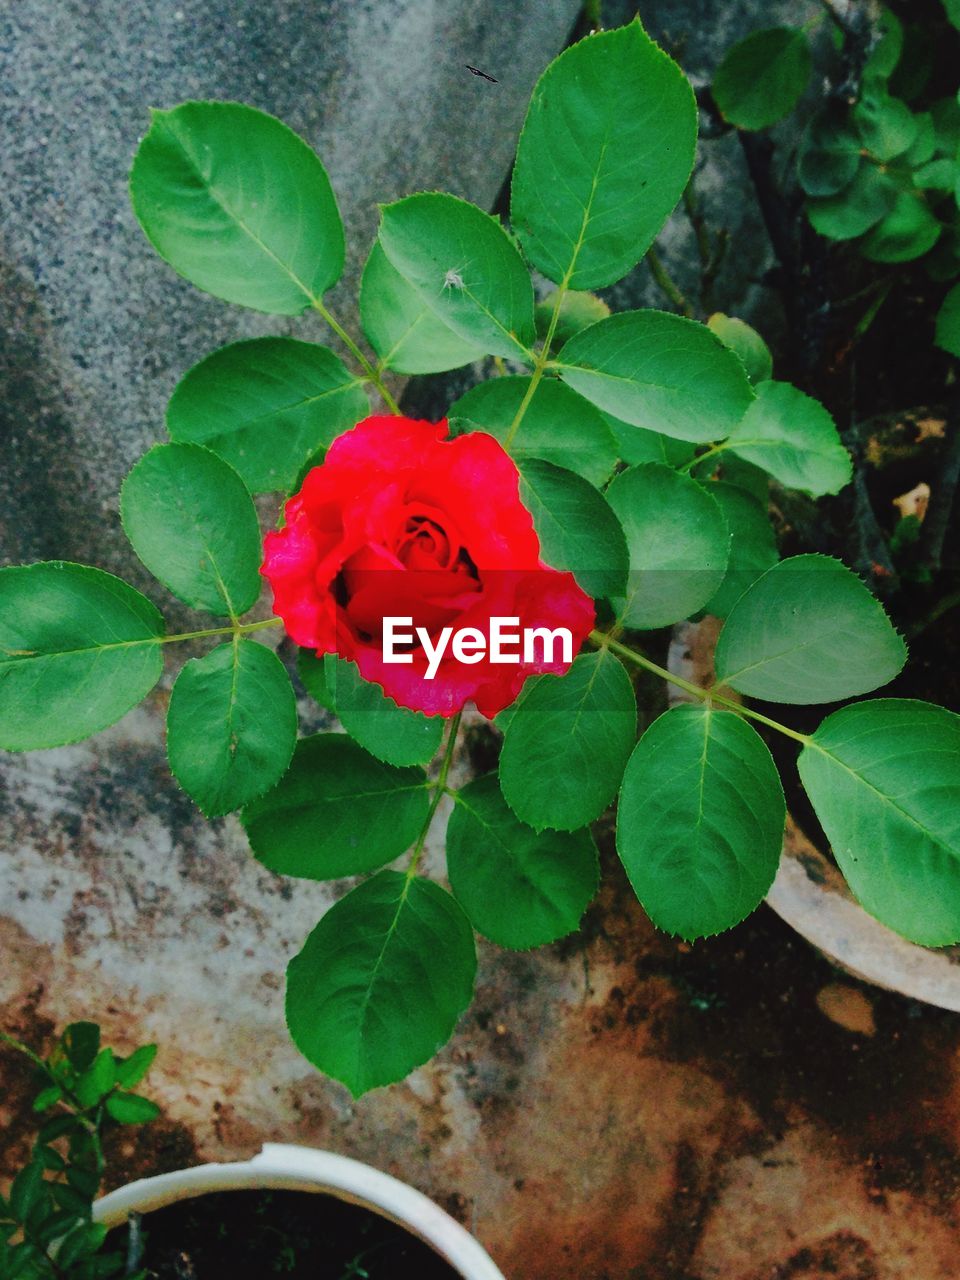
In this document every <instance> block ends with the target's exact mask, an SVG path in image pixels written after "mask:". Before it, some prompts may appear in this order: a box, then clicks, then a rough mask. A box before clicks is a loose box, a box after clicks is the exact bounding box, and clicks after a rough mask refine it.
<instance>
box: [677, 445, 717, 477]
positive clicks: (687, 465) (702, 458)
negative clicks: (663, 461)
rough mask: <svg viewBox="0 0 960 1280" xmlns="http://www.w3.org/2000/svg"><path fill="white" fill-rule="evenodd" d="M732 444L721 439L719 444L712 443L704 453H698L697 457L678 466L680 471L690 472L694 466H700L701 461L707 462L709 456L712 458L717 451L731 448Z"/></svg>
mask: <svg viewBox="0 0 960 1280" xmlns="http://www.w3.org/2000/svg"><path fill="white" fill-rule="evenodd" d="M729 448H730V445H729V443H728V442H727V441H726V440H721V441H720V443H719V444H712V445H711V446H710V448H709V449H704V451H703V453H698V454H697V455H696V457H693V458H691V459H690V461H689V462H685V463H684V464H683V465H682V466H680V467H677V470H678V471H684V472H689V471H692V470H693V468H694V467H699V465H700V463H701V462H706V460H707V458H712V457H713V456H714V454H716V453H723V452H724V450H725V449H729Z"/></svg>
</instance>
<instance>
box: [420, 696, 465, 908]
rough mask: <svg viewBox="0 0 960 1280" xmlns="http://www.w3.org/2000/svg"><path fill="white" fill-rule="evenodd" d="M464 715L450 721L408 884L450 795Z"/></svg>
mask: <svg viewBox="0 0 960 1280" xmlns="http://www.w3.org/2000/svg"><path fill="white" fill-rule="evenodd" d="M462 714H463V713H462V712H461V711H458V712H457V714H456V715H455V716H454V717H453V719H452V720H451V721H450V728H449V729H448V730H447V745H446V747H445V748H444V752H443V760H442V761H441V762H440V772H439V774H438V775H437V781H436V785H435V789H434V793H433V798H432V799H431V801H430V808H429V809H428V810H427V816H426V819H425V820H424V824H423V827H422V828H421V830H420V834H419V835H418V836H417V843H416V844H415V845H414V846H413V853H412V855H411V857H410V865H409V866H408V867H407V884H409V883H410V881H411V880H412V879H413V877H414V876H415V875H416V873H417V865H418V864H419V862H420V858H421V855H422V854H423V846H424V845H425V844H426V842H427V836H428V834H429V832H430V826H431V823H432V822H433V819H434V815H435V814H436V812H437V809H438V808H439V807H440V801H441V800H442V799H443V797H444V796H445V795H447V793H448V787H447V774H448V773H449V772H450V765H451V764H452V762H453V751H454V748H455V747H456V745H457V732H458V730H459V728H460V717H461V715H462Z"/></svg>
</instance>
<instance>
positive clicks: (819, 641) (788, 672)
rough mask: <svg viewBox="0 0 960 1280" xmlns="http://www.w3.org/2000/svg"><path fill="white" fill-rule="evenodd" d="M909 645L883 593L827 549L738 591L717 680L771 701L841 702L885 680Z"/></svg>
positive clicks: (798, 559)
mask: <svg viewBox="0 0 960 1280" xmlns="http://www.w3.org/2000/svg"><path fill="white" fill-rule="evenodd" d="M906 658H907V649H906V645H905V644H904V642H903V640H902V639H901V637H900V636H899V635H898V634H897V632H896V631H895V630H894V629H893V626H892V625H891V623H890V619H889V618H888V617H887V615H886V613H884V611H883V606H882V605H881V604H880V602H879V600H877V599H875V597H874V596H872V595H871V594H870V592H869V591H868V590H867V588H866V587H865V586H864V584H863V583H862V582H861V581H860V579H859V578H858V577H857V575H856V574H855V573H854V572H853V571H852V570H850V569H848V568H847V567H846V566H845V565H842V564H841V563H840V561H839V560H832V559H830V557H829V556H821V555H803V556H791V557H790V558H789V559H788V560H781V561H780V563H779V564H776V565H774V566H773V568H772V569H769V570H768V571H767V572H766V573H765V574H764V575H763V577H762V578H759V579H758V580H757V581H756V582H755V583H754V584H753V586H752V587H750V588H749V590H747V591H746V592H745V593H744V595H742V596H741V597H740V599H739V600H738V601H737V603H736V604H735V605H734V607H733V609H732V610H731V612H730V616H729V617H728V618H727V621H726V624H725V626H724V628H723V631H722V632H721V633H720V640H719V642H718V644H717V652H716V669H717V679H718V681H719V682H720V683H721V684H728V685H730V686H731V687H732V688H734V689H736V690H738V691H739V692H740V693H745V694H748V695H749V696H750V697H753V698H763V699H765V700H766V701H767V702H786V703H804V702H837V701H838V700H839V699H841V698H853V697H856V696H857V694H860V693H869V692H870V690H871V689H877V688H879V686H880V685H883V684H887V682H888V681H890V680H892V679H893V677H894V676H895V675H897V673H898V672H899V671H900V670H901V669H902V667H903V664H904V662H905V661H906Z"/></svg>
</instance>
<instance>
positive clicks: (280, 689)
mask: <svg viewBox="0 0 960 1280" xmlns="http://www.w3.org/2000/svg"><path fill="white" fill-rule="evenodd" d="M296 741H297V700H296V698H295V697H294V694H293V689H292V688H291V685H290V680H289V678H288V676H287V673H286V671H285V670H284V669H283V664H282V663H281V662H280V660H279V658H278V657H277V656H276V654H275V653H272V652H271V651H270V650H269V649H267V648H265V647H264V646H263V645H262V644H257V643H255V642H254V641H253V640H244V639H242V638H241V637H239V636H238V637H236V639H234V640H232V641H228V642H227V643H226V644H221V645H218V646H217V648H216V649H214V650H213V651H212V653H208V654H206V656H205V657H203V658H192V659H191V660H190V661H189V662H188V663H186V664H185V666H184V667H183V669H182V670H181V672H180V674H179V676H178V677H177V681H176V684H175V685H174V686H173V692H172V694H171V695H170V707H169V710H168V712H167V754H168V756H169V758H170V768H171V770H172V772H173V776H174V777H175V778H176V779H177V781H178V782H179V783H180V785H181V787H183V789H184V791H186V793H187V795H189V796H190V798H191V799H192V800H193V801H194V802H195V803H196V804H197V805H198V806H199V807H200V809H201V810H202V811H203V812H204V813H205V814H206V815H207V817H208V818H219V817H222V815H223V814H225V813H231V812H232V811H233V810H234V809H239V808H240V806H241V805H244V804H247V803H249V801H251V800H254V799H255V798H256V797H257V796H260V795H263V793H264V792H265V791H266V790H267V788H268V787H272V786H273V785H274V783H275V782H277V781H278V780H279V779H280V778H281V777H282V775H283V773H284V772H285V770H286V768H287V765H288V764H289V763H290V758H291V756H292V755H293V749H294V746H295V745H296Z"/></svg>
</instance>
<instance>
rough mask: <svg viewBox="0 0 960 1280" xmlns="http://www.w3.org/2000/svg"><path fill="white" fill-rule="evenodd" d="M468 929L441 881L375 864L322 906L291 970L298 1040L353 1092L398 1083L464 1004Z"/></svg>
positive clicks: (290, 1017)
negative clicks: (371, 872) (373, 872)
mask: <svg viewBox="0 0 960 1280" xmlns="http://www.w3.org/2000/svg"><path fill="white" fill-rule="evenodd" d="M476 968H477V959H476V951H475V948H474V942H473V933H472V932H471V929H470V925H469V923H468V921H467V918H466V916H465V915H464V914H463V911H462V910H461V908H460V907H459V906H458V905H457V903H456V901H455V900H454V899H453V898H452V897H451V896H450V894H449V893H446V892H445V891H444V890H443V889H441V888H440V886H439V885H436V884H434V883H433V882H432V881H430V880H423V879H420V878H419V877H414V878H413V879H408V878H407V877H406V876H403V875H400V874H399V873H398V872H395V871H381V872H380V874H379V875H377V876H374V878H373V879H372V880H368V881H367V882H366V883H365V884H361V885H360V886H358V888H356V889H354V890H353V891H352V892H350V893H348V894H347V895H346V897H344V898H341V899H340V901H339V902H337V903H336V905H335V906H333V907H331V909H330V910H329V911H328V912H327V914H326V915H325V916H324V917H323V919H322V920H321V921H320V923H319V924H318V925H317V927H316V928H315V929H314V931H313V933H311V935H310V937H309V938H308V939H307V941H306V943H305V944H304V947H303V950H302V951H301V952H300V954H299V955H297V956H295V957H294V959H293V960H292V961H291V962H290V966H289V968H288V969H287V1025H288V1026H289V1028H290V1034H291V1035H292V1036H293V1040H294V1043H295V1044H296V1046H297V1048H298V1049H299V1050H300V1052H301V1053H302V1054H304V1056H305V1057H307V1058H308V1059H309V1060H310V1061H311V1062H312V1063H313V1064H314V1066H316V1067H319V1068H320V1070H321V1071H325V1072H326V1073H327V1075H330V1076H333V1077H334V1079H336V1080H340V1081H342V1082H343V1083H344V1084H345V1085H346V1086H347V1088H348V1089H349V1090H350V1092H351V1093H352V1094H353V1096H354V1097H355V1098H357V1097H359V1096H360V1095H361V1094H362V1093H366V1092H367V1091H368V1090H369V1089H376V1088H378V1087H379V1086H380V1085H385V1084H392V1083H393V1082H394V1081H396V1080H402V1079H403V1077H404V1076H406V1075H408V1074H409V1073H410V1072H411V1071H412V1070H413V1069H414V1068H415V1067H418V1066H420V1065H421V1063H424V1062H426V1060H427V1059H428V1058H430V1057H431V1056H432V1055H433V1054H434V1053H436V1052H437V1050H438V1049H439V1048H440V1047H441V1046H442V1045H443V1044H445V1043H446V1041H447V1040H448V1039H449V1038H450V1036H451V1035H452V1034H453V1029H454V1027H455V1026H456V1023H457V1019H458V1018H459V1017H460V1014H461V1013H462V1012H463V1010H464V1009H465V1008H466V1007H467V1005H468V1004H469V1003H470V999H471V996H472V995H473V982H474V977H475V976H476Z"/></svg>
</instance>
